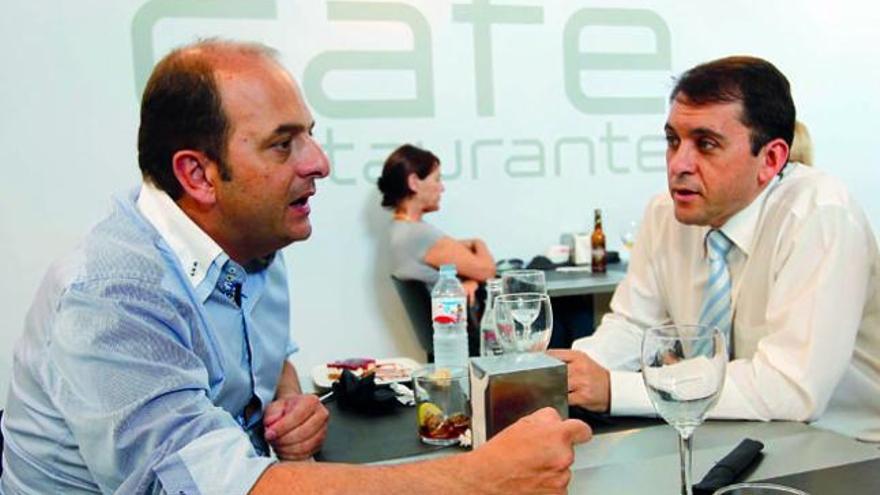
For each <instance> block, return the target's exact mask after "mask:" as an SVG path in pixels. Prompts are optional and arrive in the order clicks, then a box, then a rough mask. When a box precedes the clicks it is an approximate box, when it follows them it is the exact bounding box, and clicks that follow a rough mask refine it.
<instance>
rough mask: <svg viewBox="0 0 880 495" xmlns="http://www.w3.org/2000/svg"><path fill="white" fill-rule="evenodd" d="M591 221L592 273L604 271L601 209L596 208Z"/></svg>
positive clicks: (603, 236)
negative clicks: (592, 224)
mask: <svg viewBox="0 0 880 495" xmlns="http://www.w3.org/2000/svg"><path fill="white" fill-rule="evenodd" d="M593 222H594V227H593V235H591V236H590V245H591V247H592V257H591V262H592V265H593V273H605V232H602V210H600V209H599V208H596V211H595V214H594V219H593Z"/></svg>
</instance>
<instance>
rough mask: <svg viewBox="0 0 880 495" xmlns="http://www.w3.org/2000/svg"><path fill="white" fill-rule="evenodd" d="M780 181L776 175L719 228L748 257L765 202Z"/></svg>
mask: <svg viewBox="0 0 880 495" xmlns="http://www.w3.org/2000/svg"><path fill="white" fill-rule="evenodd" d="M778 182H779V176H774V177H773V179H772V180H770V183H769V184H767V186H766V187H765V188H764V190H763V191H761V193H760V194H758V196H757V197H756V198H755V199H754V200H753V201H752V202H751V203H749V205H748V206H746V207H745V208H743V209H742V210H740V211H738V212H736V213H735V214H734V215H733V216H732V217H730V218H729V219H728V220H727V222H725V223H724V225H722V226H721V228H720V229H719V230H720V231H721V232H722V233H723V234H724V235H725V236H727V238H728V239H730V240H731V241H732V242H733V244H734V245H735V246H736V247H737V248H738V249H739V250H740V251H742V252H743V254H745V255H746V257H748V256H749V254H750V253H749V251H750V250H751V246H752V241H753V240H754V238H755V234H756V233H757V230H758V221H759V220H760V219H761V210H763V209H764V202H765V201H766V200H767V195H768V194H769V193H770V190H771V189H773V188H775V187H776V185H777V183H778Z"/></svg>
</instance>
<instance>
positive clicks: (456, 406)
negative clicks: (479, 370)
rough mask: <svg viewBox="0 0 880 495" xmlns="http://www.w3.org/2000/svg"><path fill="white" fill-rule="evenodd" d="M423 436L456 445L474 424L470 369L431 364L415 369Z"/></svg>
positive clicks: (434, 442) (430, 441)
mask: <svg viewBox="0 0 880 495" xmlns="http://www.w3.org/2000/svg"><path fill="white" fill-rule="evenodd" d="M413 390H414V395H415V399H416V418H417V421H418V427H419V438H421V439H422V442H424V443H427V444H429V445H454V444H457V443H458V442H459V440H458V437H460V436H461V435H462V433H464V432H465V430H467V429H468V428H470V426H471V413H470V400H469V399H468V393H469V392H470V388H469V382H468V370H467V369H466V368H462V367H455V366H435V365H432V364H429V365H427V366H424V367H422V368H419V369H417V370H416V371H414V372H413Z"/></svg>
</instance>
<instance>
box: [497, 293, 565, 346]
mask: <svg viewBox="0 0 880 495" xmlns="http://www.w3.org/2000/svg"><path fill="white" fill-rule="evenodd" d="M495 325H496V326H497V328H498V333H497V336H498V341H499V343H500V344H501V347H502V348H503V349H504V352H505V354H506V353H513V354H519V353H524V352H542V351H545V350H546V349H547V345H548V344H549V343H550V334H551V333H552V330H553V308H552V307H551V305H550V297H549V296H548V295H547V294H542V293H539V292H521V293H516V294H502V295H500V296H498V297H496V298H495Z"/></svg>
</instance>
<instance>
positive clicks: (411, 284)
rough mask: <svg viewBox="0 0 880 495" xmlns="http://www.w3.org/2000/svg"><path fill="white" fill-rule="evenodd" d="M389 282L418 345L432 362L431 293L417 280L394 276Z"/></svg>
mask: <svg viewBox="0 0 880 495" xmlns="http://www.w3.org/2000/svg"><path fill="white" fill-rule="evenodd" d="M391 281H392V282H394V288H395V289H396V290H397V295H398V296H400V301H401V302H402V303H403V308H404V309H405V310H406V315H407V316H408V317H409V322H410V323H411V324H412V327H413V331H414V332H415V334H416V337H417V338H418V339H419V344H421V346H422V349H424V350H425V353H426V354H427V355H428V361H429V362H432V361H433V360H434V359H433V358H434V340H433V332H434V329H433V327H432V326H431V293H430V292H428V287H427V286H425V283H424V282H421V281H418V280H400V279H399V278H397V277H394V276H392V277H391Z"/></svg>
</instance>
